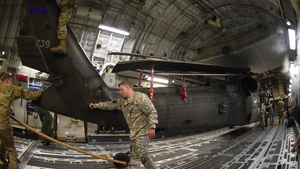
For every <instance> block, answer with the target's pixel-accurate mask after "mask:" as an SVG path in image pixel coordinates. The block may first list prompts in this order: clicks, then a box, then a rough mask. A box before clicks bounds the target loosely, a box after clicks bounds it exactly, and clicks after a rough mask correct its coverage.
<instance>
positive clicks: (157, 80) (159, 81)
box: [147, 77, 169, 84]
mask: <svg viewBox="0 0 300 169" xmlns="http://www.w3.org/2000/svg"><path fill="white" fill-rule="evenodd" d="M147 80H148V81H151V77H148V78H147ZM153 82H157V83H165V84H168V83H169V80H167V79H162V78H158V77H154V78H153Z"/></svg>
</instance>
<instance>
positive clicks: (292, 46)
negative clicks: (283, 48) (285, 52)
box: [288, 29, 296, 50]
mask: <svg viewBox="0 0 300 169" xmlns="http://www.w3.org/2000/svg"><path fill="white" fill-rule="evenodd" d="M288 32H289V40H290V49H292V50H295V49H296V33H295V30H293V29H288Z"/></svg>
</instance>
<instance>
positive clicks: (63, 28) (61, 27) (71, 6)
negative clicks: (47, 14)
mask: <svg viewBox="0 0 300 169" xmlns="http://www.w3.org/2000/svg"><path fill="white" fill-rule="evenodd" d="M77 1H78V0H57V4H58V6H59V9H60V14H59V18H58V32H57V34H58V39H59V45H58V46H56V47H53V48H50V50H51V51H52V52H57V53H67V52H68V49H67V42H66V39H67V23H68V22H69V21H70V20H71V16H72V13H73V11H74V10H75V8H76V3H77Z"/></svg>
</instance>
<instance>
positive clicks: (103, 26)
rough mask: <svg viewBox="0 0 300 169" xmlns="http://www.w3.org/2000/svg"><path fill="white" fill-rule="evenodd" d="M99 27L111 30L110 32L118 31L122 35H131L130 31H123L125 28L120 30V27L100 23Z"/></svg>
mask: <svg viewBox="0 0 300 169" xmlns="http://www.w3.org/2000/svg"><path fill="white" fill-rule="evenodd" d="M98 28H99V29H103V30H106V31H110V32H113V33H118V34H121V35H125V36H128V35H129V32H127V31H123V30H120V29H117V28H113V27H109V26H106V25H99V26H98Z"/></svg>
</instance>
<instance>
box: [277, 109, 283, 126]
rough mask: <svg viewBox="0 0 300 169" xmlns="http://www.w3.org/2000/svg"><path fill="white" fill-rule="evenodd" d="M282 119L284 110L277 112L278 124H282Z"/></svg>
mask: <svg viewBox="0 0 300 169" xmlns="http://www.w3.org/2000/svg"><path fill="white" fill-rule="evenodd" d="M283 119H284V112H282V111H279V112H278V124H279V125H282V124H283V121H284V120H283Z"/></svg>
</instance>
